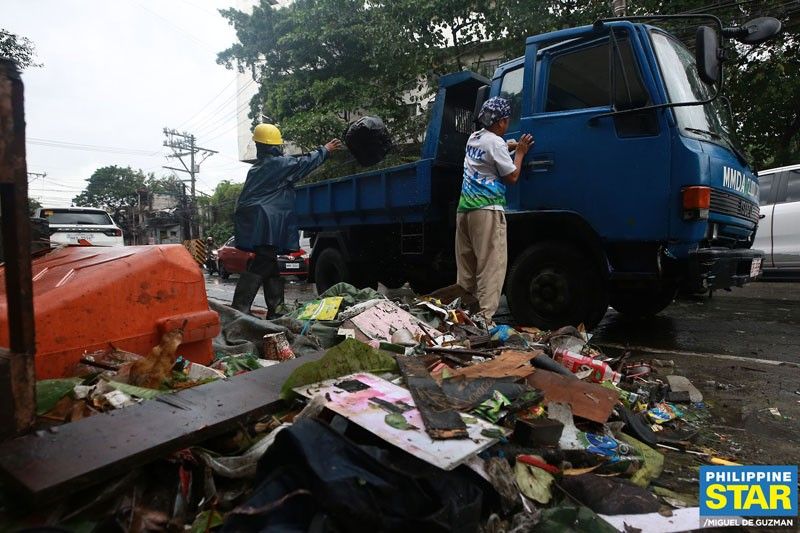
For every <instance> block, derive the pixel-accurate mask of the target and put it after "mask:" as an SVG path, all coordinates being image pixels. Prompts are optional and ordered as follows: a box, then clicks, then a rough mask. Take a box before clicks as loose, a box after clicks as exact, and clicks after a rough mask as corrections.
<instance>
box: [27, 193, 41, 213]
mask: <svg viewBox="0 0 800 533" xmlns="http://www.w3.org/2000/svg"><path fill="white" fill-rule="evenodd" d="M40 207H42V203H41V202H40V201H39V200H37V199H36V198H30V197H28V211H29V212H30V214H31V215H32V214H33V212H34V211H36V210H37V209H39V208H40Z"/></svg>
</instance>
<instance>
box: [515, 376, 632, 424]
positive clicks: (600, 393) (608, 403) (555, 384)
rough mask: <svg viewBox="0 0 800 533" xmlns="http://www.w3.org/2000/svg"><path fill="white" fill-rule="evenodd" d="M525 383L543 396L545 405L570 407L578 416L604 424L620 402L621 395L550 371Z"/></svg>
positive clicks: (532, 377) (528, 379)
mask: <svg viewBox="0 0 800 533" xmlns="http://www.w3.org/2000/svg"><path fill="white" fill-rule="evenodd" d="M526 381H527V382H528V385H531V386H532V387H534V388H537V389H539V390H540V391H542V392H543V393H544V401H545V404H549V403H551V402H559V403H567V404H569V405H570V406H571V407H572V414H574V415H575V416H580V417H583V418H586V419H588V420H592V421H594V422H599V423H601V424H603V423H605V422H606V421H608V417H609V416H610V415H611V410H612V409H614V405H615V404H616V403H617V400H618V399H619V393H618V392H617V391H615V390H612V389H607V388H605V387H603V386H602V385H597V384H596V383H587V382H585V381H581V380H579V379H573V378H569V377H566V376H562V375H561V374H556V373H555V372H549V371H547V370H536V372H534V373H533V374H531V375H530V376H529V377H528V378H527V380H526Z"/></svg>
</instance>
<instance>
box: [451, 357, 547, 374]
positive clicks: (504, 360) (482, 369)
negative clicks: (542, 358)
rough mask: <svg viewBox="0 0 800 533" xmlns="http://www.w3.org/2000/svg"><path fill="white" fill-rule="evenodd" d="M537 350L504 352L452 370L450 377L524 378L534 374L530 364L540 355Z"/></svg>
mask: <svg viewBox="0 0 800 533" xmlns="http://www.w3.org/2000/svg"><path fill="white" fill-rule="evenodd" d="M541 354H542V352H541V351H539V350H536V351H532V352H518V351H514V350H506V351H504V352H503V353H501V354H500V355H498V356H497V357H495V358H494V359H492V360H490V361H485V362H483V363H478V364H475V365H472V366H466V367H464V368H458V369H456V370H453V371H452V373H451V375H452V376H453V377H455V376H464V377H465V378H467V379H472V378H509V377H514V378H526V377H528V376H530V375H531V374H533V373H534V372H535V370H536V369H535V368H533V367H532V366H531V364H530V361H531V359H534V358H535V357H536V356H538V355H541Z"/></svg>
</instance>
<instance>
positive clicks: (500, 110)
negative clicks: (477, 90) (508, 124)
mask: <svg viewBox="0 0 800 533" xmlns="http://www.w3.org/2000/svg"><path fill="white" fill-rule="evenodd" d="M510 116H511V103H510V102H509V101H508V100H506V99H505V98H500V97H499V96H493V97H492V98H489V99H488V100H486V101H485V102H484V103H483V106H481V111H480V113H478V122H480V124H481V125H482V126H483V127H484V128H488V127H489V126H491V125H492V124H494V123H495V122H497V121H498V120H500V119H503V118H506V117H510Z"/></svg>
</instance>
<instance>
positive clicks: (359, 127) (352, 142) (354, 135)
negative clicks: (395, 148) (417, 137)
mask: <svg viewBox="0 0 800 533" xmlns="http://www.w3.org/2000/svg"><path fill="white" fill-rule="evenodd" d="M344 143H345V144H346V145H347V148H348V149H349V150H350V153H351V154H353V157H355V158H356V161H358V164H359V165H362V166H365V167H368V166H372V165H376V164H378V163H380V162H381V161H383V158H385V157H386V154H388V153H389V150H391V149H392V139H391V137H390V136H389V130H387V129H386V125H385V124H384V123H383V121H382V120H381V119H379V118H378V117H362V118H360V119H358V120H357V121H355V122H353V123H352V124H350V126H349V127H348V128H347V131H346V132H345V134H344Z"/></svg>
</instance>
